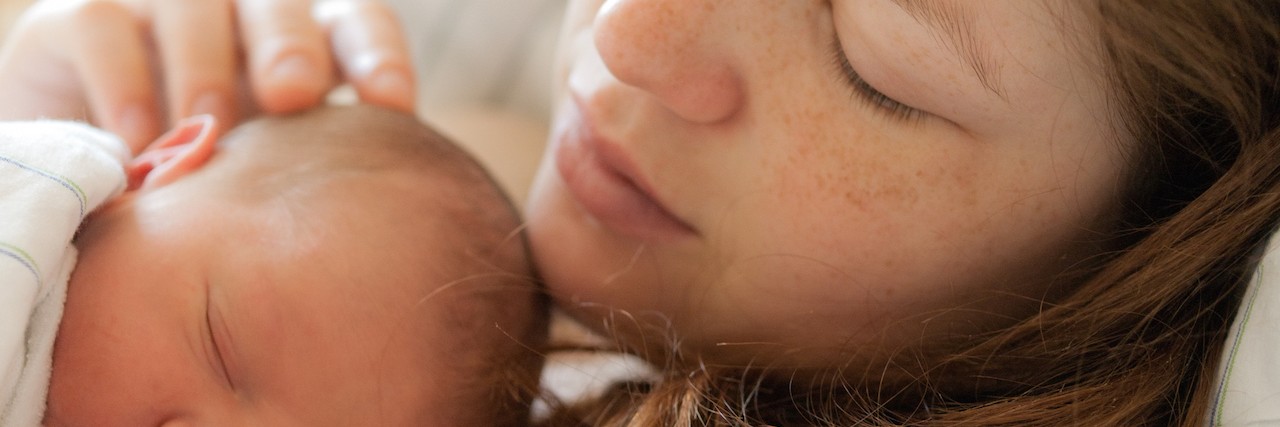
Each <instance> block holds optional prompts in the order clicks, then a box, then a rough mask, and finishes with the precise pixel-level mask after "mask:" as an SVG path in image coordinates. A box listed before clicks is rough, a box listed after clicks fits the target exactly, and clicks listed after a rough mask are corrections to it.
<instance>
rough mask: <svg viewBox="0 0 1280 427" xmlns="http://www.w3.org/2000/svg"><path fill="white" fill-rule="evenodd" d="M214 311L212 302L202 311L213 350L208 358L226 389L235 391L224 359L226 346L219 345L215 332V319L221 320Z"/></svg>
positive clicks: (219, 341)
mask: <svg viewBox="0 0 1280 427" xmlns="http://www.w3.org/2000/svg"><path fill="white" fill-rule="evenodd" d="M215 310H216V307H214V306H213V304H212V302H209V303H206V305H205V311H204V313H205V316H204V319H205V328H206V329H207V331H206V332H208V335H209V345H210V346H211V347H212V349H213V351H212V354H211V355H210V357H212V358H213V365H214V369H215V370H216V371H217V373H218V374H219V375H221V376H222V379H223V381H225V382H226V383H227V387H228V388H229V389H231V390H235V383H234V382H232V381H231V371H230V370H229V369H227V362H226V359H225V357H226V351H225V350H224V349H225V347H226V344H225V343H221V341H222V340H220V339H218V333H217V332H215V328H214V324H215V323H216V322H215V318H216V320H217V321H220V320H222V319H221V318H220V317H219V316H217V315H216V313H214V312H215Z"/></svg>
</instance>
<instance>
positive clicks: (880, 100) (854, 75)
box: [831, 37, 929, 124]
mask: <svg viewBox="0 0 1280 427" xmlns="http://www.w3.org/2000/svg"><path fill="white" fill-rule="evenodd" d="M831 52H832V61H831V62H832V63H833V64H835V65H836V67H837V68H838V69H839V72H840V74H841V75H842V76H843V77H844V78H845V82H844V83H846V84H848V85H849V87H850V88H851V89H852V90H853V95H854V96H855V97H857V98H859V99H860V100H862V102H866V103H868V104H870V106H871V107H872V108H874V109H876V110H877V111H879V112H881V113H883V114H884V115H886V116H889V118H891V119H894V120H899V121H902V122H906V123H909V124H918V123H919V122H920V121H921V120H924V119H925V118H926V117H928V116H929V113H926V112H924V111H922V110H919V109H917V108H914V107H911V106H909V105H906V104H903V103H901V102H898V101H897V100H895V99H893V98H890V97H889V96H888V95H885V94H884V93H883V92H880V90H878V89H876V88H875V87H874V86H871V84H870V83H867V81H866V80H863V79H862V76H861V75H859V74H858V71H857V70H855V69H854V68H853V64H852V63H850V62H849V58H848V56H846V55H845V53H844V46H843V45H842V44H841V43H840V38H839V37H835V38H834V40H833V42H832V49H831Z"/></svg>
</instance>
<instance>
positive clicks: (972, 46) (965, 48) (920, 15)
mask: <svg viewBox="0 0 1280 427" xmlns="http://www.w3.org/2000/svg"><path fill="white" fill-rule="evenodd" d="M892 2H893V4H896V5H898V7H901V8H902V10H903V11H906V12H907V14H908V15H911V17H912V18H914V19H915V20H916V22H919V23H921V24H923V25H924V26H925V27H928V28H929V30H930V31H931V32H933V35H934V36H935V37H936V38H937V39H938V40H939V42H941V43H942V44H944V45H946V46H947V47H949V48H950V49H951V51H952V52H954V53H955V54H956V55H957V56H959V57H960V60H961V61H962V62H964V63H965V65H968V66H969V69H970V70H972V71H973V73H974V75H976V76H977V77H978V81H979V82H980V83H982V86H983V87H985V88H987V90H989V91H991V93H994V94H995V95H996V96H998V97H1000V98H1001V99H1004V98H1005V94H1004V93H1005V92H1004V87H1003V86H1002V85H1001V84H1000V80H999V78H998V77H999V74H1000V67H999V64H998V63H997V62H996V61H994V60H992V58H991V55H990V53H989V52H988V51H987V50H986V49H985V46H984V45H983V44H982V43H981V41H980V40H978V37H977V35H976V34H974V32H973V10H972V9H970V8H969V7H968V6H969V3H967V2H963V1H955V2H941V1H931V0H892Z"/></svg>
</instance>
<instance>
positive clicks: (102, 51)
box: [70, 2, 162, 153]
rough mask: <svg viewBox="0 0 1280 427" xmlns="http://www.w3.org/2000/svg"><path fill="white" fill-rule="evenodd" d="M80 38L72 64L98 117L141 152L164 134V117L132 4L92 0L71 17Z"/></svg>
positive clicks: (72, 57) (102, 124) (101, 123)
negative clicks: (159, 106)
mask: <svg viewBox="0 0 1280 427" xmlns="http://www.w3.org/2000/svg"><path fill="white" fill-rule="evenodd" d="M71 22H72V25H74V26H75V27H77V28H80V29H81V30H80V31H79V32H74V33H73V34H76V35H77V37H78V38H77V39H76V40H75V41H74V42H72V43H71V47H70V50H71V63H72V64H73V65H72V66H73V68H74V69H75V70H76V73H77V74H79V77H80V79H81V83H82V85H83V86H82V87H83V88H84V91H85V96H86V98H87V99H88V103H89V107H90V109H91V111H93V113H94V117H95V119H96V120H95V121H96V122H97V123H98V125H99V126H101V127H103V128H104V129H106V130H108V131H110V132H113V133H115V134H117V135H119V136H120V137H121V138H122V139H124V140H125V142H127V143H128V144H129V147H130V148H131V149H132V150H133V151H134V152H135V153H136V152H139V151H140V150H141V149H142V148H143V147H144V146H146V144H147V143H149V142H150V141H151V139H153V138H155V137H156V136H157V135H159V134H160V130H161V127H162V119H161V118H160V117H159V108H158V106H157V105H156V102H155V89H156V88H155V86H154V84H153V83H152V82H153V79H152V78H151V69H150V68H151V67H150V65H149V62H148V61H149V59H148V56H149V55H148V52H147V48H146V43H145V41H146V34H145V33H144V32H143V29H142V28H141V26H140V25H138V18H137V17H136V16H135V15H134V13H133V11H131V10H130V9H129V8H128V7H126V6H123V5H121V4H118V3H114V2H89V3H86V4H85V5H84V6H82V7H81V8H80V9H78V10H77V11H76V12H75V14H74V15H72V17H71Z"/></svg>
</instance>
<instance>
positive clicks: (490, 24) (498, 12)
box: [0, 0, 566, 203]
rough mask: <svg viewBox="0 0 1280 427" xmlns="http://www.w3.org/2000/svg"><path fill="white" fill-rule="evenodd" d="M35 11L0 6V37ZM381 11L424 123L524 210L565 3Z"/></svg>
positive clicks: (480, 3) (426, 0) (442, 4)
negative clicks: (401, 33)
mask: <svg viewBox="0 0 1280 427" xmlns="http://www.w3.org/2000/svg"><path fill="white" fill-rule="evenodd" d="M35 1H36V0H0V30H3V31H2V32H0V34H8V32H9V30H10V29H11V28H12V26H13V23H14V21H15V20H16V19H18V17H19V16H20V15H21V13H22V11H23V10H24V9H25V8H26V7H28V6H29V5H31V4H32V3H35ZM157 1H185V0H157ZM240 1H255V0H240ZM320 1H323V0H320ZM383 1H385V2H386V3H387V4H389V5H390V6H391V7H393V8H394V9H396V10H397V11H398V12H399V16H400V19H401V22H402V24H403V26H404V28H405V33H406V34H407V37H408V38H409V41H410V44H411V49H412V53H413V55H414V59H415V62H416V65H417V67H416V68H417V74H418V82H419V85H418V88H419V89H418V95H417V98H418V105H419V112H420V115H421V116H422V118H423V119H424V120H425V121H427V122H429V123H431V124H432V125H435V126H436V127H437V128H439V129H440V130H441V131H442V132H443V133H445V134H446V135H449V136H451V137H453V138H454V139H456V140H459V141H460V142H461V143H462V145H464V146H466V147H467V148H468V149H470V150H471V151H472V152H473V153H475V154H476V155H477V156H478V157H480V158H481V160H482V161H483V162H485V163H486V164H488V166H489V169H490V171H491V172H493V173H494V174H495V175H496V177H497V178H498V180H499V181H500V182H502V183H503V185H504V186H506V187H507V189H508V190H509V191H510V192H511V193H512V195H513V197H514V198H515V199H516V201H517V203H523V200H524V193H525V192H526V190H527V186H528V183H529V181H530V180H531V177H532V174H533V165H534V162H531V161H529V160H528V158H529V157H531V156H532V157H535V158H536V157H537V156H540V155H541V151H542V145H543V140H544V139H545V135H546V132H547V121H548V117H549V115H550V105H551V101H550V92H549V89H550V87H551V84H550V83H551V79H552V75H551V73H552V64H551V60H552V58H553V56H554V51H555V38H556V35H557V33H558V32H559V23H560V19H561V16H562V15H563V13H564V7H565V2H566V0H516V1H512V0H383ZM0 37H3V35H0Z"/></svg>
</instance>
